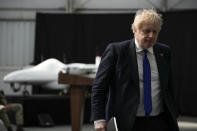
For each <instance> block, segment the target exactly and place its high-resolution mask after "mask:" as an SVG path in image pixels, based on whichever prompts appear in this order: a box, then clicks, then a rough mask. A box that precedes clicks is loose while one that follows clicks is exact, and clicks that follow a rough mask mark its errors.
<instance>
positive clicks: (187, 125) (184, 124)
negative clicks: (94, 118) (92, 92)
mask: <svg viewBox="0 0 197 131" xmlns="http://www.w3.org/2000/svg"><path fill="white" fill-rule="evenodd" d="M178 122H179V127H180V131H197V117H186V116H181V117H179V118H178ZM13 128H14V129H15V128H16V127H15V125H13ZM24 129H25V131H71V126H70V125H58V126H53V127H25V128H24ZM0 131H6V130H5V128H4V127H2V125H1V126H0ZM82 131H94V128H93V125H90V124H85V125H83V127H82Z"/></svg>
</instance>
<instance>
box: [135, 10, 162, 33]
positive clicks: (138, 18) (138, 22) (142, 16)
mask: <svg viewBox="0 0 197 131" xmlns="http://www.w3.org/2000/svg"><path fill="white" fill-rule="evenodd" d="M162 21H163V20H162V16H161V14H159V13H157V12H156V10H155V9H142V10H138V11H137V12H136V15H135V18H134V22H133V24H132V29H133V30H134V28H137V29H141V28H142V26H143V25H144V24H147V23H151V24H153V25H155V26H156V27H157V29H158V31H160V30H161V26H162V23H163V22H162Z"/></svg>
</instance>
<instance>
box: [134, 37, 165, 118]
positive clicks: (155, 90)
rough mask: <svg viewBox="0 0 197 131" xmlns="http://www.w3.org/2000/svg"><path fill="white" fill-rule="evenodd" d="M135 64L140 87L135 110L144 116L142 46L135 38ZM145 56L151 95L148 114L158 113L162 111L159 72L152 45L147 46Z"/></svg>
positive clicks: (154, 114)
mask: <svg viewBox="0 0 197 131" xmlns="http://www.w3.org/2000/svg"><path fill="white" fill-rule="evenodd" d="M135 46H136V55H137V64H138V72H139V87H140V103H139V106H138V110H137V116H145V111H144V84H143V56H144V52H143V48H142V47H140V45H139V44H138V42H137V40H135ZM147 50H148V53H147V57H148V60H149V63H150V68H151V96H152V112H151V114H150V116H156V115H159V114H160V113H161V112H163V102H162V98H161V88H160V81H159V73H158V68H157V63H156V59H155V54H154V52H153V47H151V48H148V49H147Z"/></svg>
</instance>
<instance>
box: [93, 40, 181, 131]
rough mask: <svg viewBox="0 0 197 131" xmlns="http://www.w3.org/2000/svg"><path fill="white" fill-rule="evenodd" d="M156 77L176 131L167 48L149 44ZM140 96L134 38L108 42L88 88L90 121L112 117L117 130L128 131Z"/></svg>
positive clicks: (168, 50) (157, 44)
mask: <svg viewBox="0 0 197 131" xmlns="http://www.w3.org/2000/svg"><path fill="white" fill-rule="evenodd" d="M153 50H154V53H155V57H156V62H157V66H158V71H159V77H160V87H161V91H162V96H163V101H164V106H165V107H166V108H165V109H166V111H167V112H169V116H170V117H169V119H170V120H169V121H171V122H172V123H173V125H174V131H177V130H178V125H177V121H176V114H177V112H176V107H175V103H174V98H173V93H172V90H173V89H172V86H171V85H172V81H171V58H170V57H171V54H170V49H169V48H168V47H167V46H166V45H163V44H161V43H156V44H155V45H154V47H153ZM139 99H140V90H139V75H138V66H137V58H136V50H135V40H134V39H132V40H127V41H123V42H119V43H112V44H109V45H108V47H107V48H106V50H105V52H104V54H103V56H102V60H101V63H100V65H99V68H98V72H97V74H96V78H95V81H94V84H93V87H92V99H91V102H92V116H91V120H92V121H94V120H99V119H106V120H107V121H108V120H109V119H110V118H111V117H112V116H115V117H116V118H117V125H118V128H119V131H131V130H132V127H133V123H134V121H135V117H136V113H137V108H138V104H139Z"/></svg>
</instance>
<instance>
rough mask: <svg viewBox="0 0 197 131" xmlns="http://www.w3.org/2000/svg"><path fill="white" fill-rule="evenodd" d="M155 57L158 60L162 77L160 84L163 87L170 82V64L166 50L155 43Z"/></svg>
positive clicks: (160, 76)
mask: <svg viewBox="0 0 197 131" xmlns="http://www.w3.org/2000/svg"><path fill="white" fill-rule="evenodd" d="M153 50H154V53H155V58H156V62H157V68H158V72H159V78H160V85H161V88H164V87H165V86H166V84H167V83H168V79H167V78H168V69H166V68H168V65H166V60H165V58H164V57H165V52H164V51H163V50H162V49H161V48H160V46H159V45H157V44H155V45H154V47H153Z"/></svg>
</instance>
